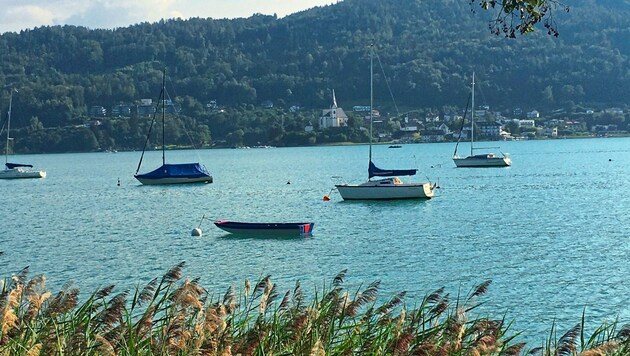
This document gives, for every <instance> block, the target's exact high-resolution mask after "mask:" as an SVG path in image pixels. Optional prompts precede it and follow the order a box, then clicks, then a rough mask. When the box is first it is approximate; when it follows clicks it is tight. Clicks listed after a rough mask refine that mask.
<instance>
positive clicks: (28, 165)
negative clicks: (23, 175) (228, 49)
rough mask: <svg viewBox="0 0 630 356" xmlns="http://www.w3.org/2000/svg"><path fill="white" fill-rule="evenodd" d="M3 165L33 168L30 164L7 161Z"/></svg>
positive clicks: (10, 167) (9, 167)
mask: <svg viewBox="0 0 630 356" xmlns="http://www.w3.org/2000/svg"><path fill="white" fill-rule="evenodd" d="M5 166H7V169H13V168H17V167H28V168H33V165H32V164H22V163H9V162H7V163H6V164H5Z"/></svg>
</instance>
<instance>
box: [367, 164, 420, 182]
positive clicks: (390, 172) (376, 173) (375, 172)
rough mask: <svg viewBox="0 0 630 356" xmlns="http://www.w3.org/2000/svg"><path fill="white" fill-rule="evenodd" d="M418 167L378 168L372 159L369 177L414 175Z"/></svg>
mask: <svg viewBox="0 0 630 356" xmlns="http://www.w3.org/2000/svg"><path fill="white" fill-rule="evenodd" d="M417 171H418V170H417V169H381V168H378V167H377V166H376V165H374V163H372V161H370V167H369V168H368V177H369V178H372V177H393V176H413V175H415V174H416V172H417Z"/></svg>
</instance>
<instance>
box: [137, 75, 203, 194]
mask: <svg viewBox="0 0 630 356" xmlns="http://www.w3.org/2000/svg"><path fill="white" fill-rule="evenodd" d="M165 81H166V70H164V71H163V72H162V90H161V92H160V98H159V101H158V103H159V104H158V107H156V110H155V112H154V113H153V120H152V121H151V125H150V127H149V133H148V134H147V139H146V141H145V143H144V147H143V148H142V155H141V156H140V162H138V169H136V173H135V174H134V178H136V179H137V180H138V181H140V183H142V184H145V185H156V184H184V183H212V176H211V175H210V173H209V172H208V170H207V169H206V167H204V166H202V165H201V164H199V163H177V164H173V163H166V146H165V144H164V131H165V125H164V118H165V116H166V115H165V114H166V108H165V107H166V84H165ZM160 105H161V106H162V107H161V113H162V165H161V166H160V167H158V168H157V169H155V170H153V171H151V172H148V173H143V174H138V172H139V171H140V166H141V165H142V159H143V158H144V152H145V150H146V148H147V144H148V142H149V137H150V135H151V129H152V128H153V124H154V123H155V119H156V116H157V113H158V109H159V106H160Z"/></svg>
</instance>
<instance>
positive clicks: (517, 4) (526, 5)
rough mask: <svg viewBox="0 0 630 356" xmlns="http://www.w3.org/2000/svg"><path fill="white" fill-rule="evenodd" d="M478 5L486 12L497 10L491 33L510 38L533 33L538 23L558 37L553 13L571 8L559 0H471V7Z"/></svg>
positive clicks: (491, 25) (490, 24)
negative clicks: (560, 9)
mask: <svg viewBox="0 0 630 356" xmlns="http://www.w3.org/2000/svg"><path fill="white" fill-rule="evenodd" d="M476 3H478V5H479V6H480V7H481V8H482V9H484V10H491V9H495V10H497V11H496V14H497V15H496V18H495V19H494V20H491V21H490V23H489V24H488V26H489V28H490V31H491V32H492V33H493V34H495V35H497V36H498V35H501V34H503V35H505V37H509V38H516V35H517V34H522V35H523V34H527V33H530V32H533V31H534V28H535V27H536V25H537V24H538V23H542V24H543V26H544V27H545V29H546V30H547V34H548V35H552V36H554V37H558V35H559V32H558V27H557V25H556V22H555V19H554V17H553V11H554V10H556V9H558V8H562V10H564V11H565V12H569V7H568V6H566V5H564V4H562V3H561V2H560V1H558V0H470V4H471V5H474V4H476ZM473 11H474V8H473Z"/></svg>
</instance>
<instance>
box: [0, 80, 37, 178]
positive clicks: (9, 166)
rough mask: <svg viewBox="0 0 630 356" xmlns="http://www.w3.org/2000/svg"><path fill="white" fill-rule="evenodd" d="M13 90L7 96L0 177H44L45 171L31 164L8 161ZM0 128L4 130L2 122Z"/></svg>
mask: <svg viewBox="0 0 630 356" xmlns="http://www.w3.org/2000/svg"><path fill="white" fill-rule="evenodd" d="M13 92H16V93H17V89H15V88H11V94H10V96H9V111H8V112H7V120H6V127H7V141H6V147H5V151H4V167H5V169H3V170H2V171H0V179H22V178H45V177H46V171H44V170H39V169H34V168H33V165H31V164H23V163H11V162H9V150H10V145H9V143H10V142H11V141H12V140H13V138H12V137H11V135H10V134H9V132H10V129H11V106H12V105H13ZM2 130H4V124H3V125H2Z"/></svg>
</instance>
